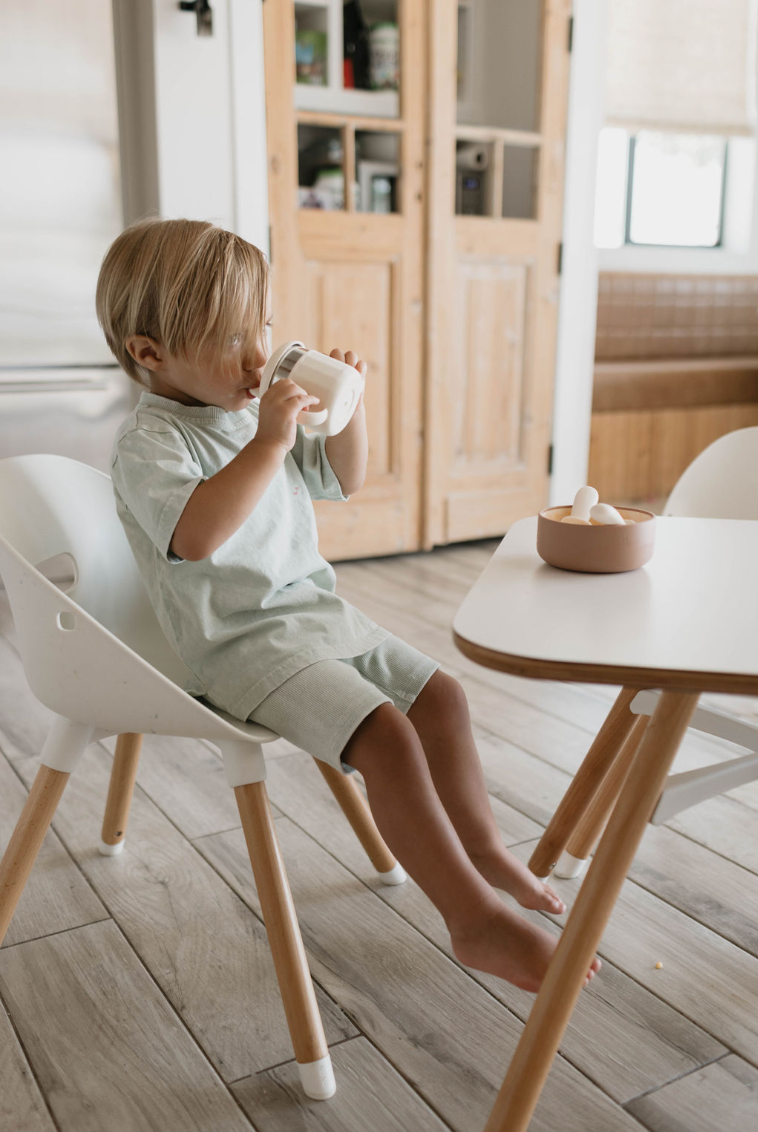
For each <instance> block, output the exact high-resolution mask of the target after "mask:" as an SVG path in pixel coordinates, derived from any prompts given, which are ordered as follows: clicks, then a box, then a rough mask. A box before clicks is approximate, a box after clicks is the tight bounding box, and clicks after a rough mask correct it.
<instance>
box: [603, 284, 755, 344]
mask: <svg viewBox="0 0 758 1132" xmlns="http://www.w3.org/2000/svg"><path fill="white" fill-rule="evenodd" d="M750 354H755V355H758V276H754V275H694V276H693V275H636V274H627V273H625V274H618V273H615V272H601V274H600V278H599V286H598V308H597V338H596V344H595V357H596V359H597V361H621V360H626V359H632V358H640V359H641V358H681V357H713V356H716V355H722V356H724V355H732V356H733V355H743V356H744V355H750Z"/></svg>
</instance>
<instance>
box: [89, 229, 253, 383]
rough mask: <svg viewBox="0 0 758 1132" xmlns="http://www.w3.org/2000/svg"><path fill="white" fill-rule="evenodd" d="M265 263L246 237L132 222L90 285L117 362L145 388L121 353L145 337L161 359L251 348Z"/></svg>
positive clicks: (138, 369)
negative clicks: (236, 345)
mask: <svg viewBox="0 0 758 1132" xmlns="http://www.w3.org/2000/svg"><path fill="white" fill-rule="evenodd" d="M268 270H269V269H268V263H267V261H266V257H265V256H264V254H263V252H261V251H260V250H259V249H258V248H256V247H254V246H253V245H252V244H248V243H247V241H246V240H243V239H241V237H239V236H236V235H235V234H234V233H233V232H227V231H226V230H225V229H223V228H217V227H216V226H215V225H213V224H210V223H208V222H207V221H202V220H157V219H148V220H140V221H138V222H137V223H136V224H132V225H131V226H130V227H129V228H127V229H126V230H125V231H123V232H122V233H121V235H120V236H118V237H117V239H115V240H114V241H113V243H112V244H111V246H110V248H109V249H108V251H107V253H106V255H105V259H104V260H103V263H102V267H101V268H100V275H99V277H98V281H97V294H96V300H95V301H96V307H97V318H98V322H99V323H100V325H101V327H102V328H103V332H104V334H105V338H106V341H107V343H108V346H109V347H110V350H111V352H112V353H113V354H114V356H115V358H116V360H117V361H118V363H119V365H120V366H121V367H122V369H124V370H125V371H126V373H128V375H129V377H131V378H132V379H133V380H134V381H136V382H137V383H138V384H140V385H148V382H149V372H148V371H147V370H146V369H144V368H143V367H142V366H140V365H139V364H138V363H137V362H136V361H135V360H134V358H133V357H132V355H131V354H130V353H129V351H128V350H127V348H126V343H127V340H128V339H129V338H131V337H132V335H146V336H147V337H148V338H152V339H154V340H155V341H156V342H158V343H160V344H161V345H162V346H163V347H164V349H166V350H167V351H168V352H169V354H172V355H173V356H174V357H183V358H185V359H193V358H196V357H197V355H198V354H199V353H200V351H202V350H204V349H205V348H210V349H211V350H213V351H214V353H215V354H216V356H217V357H218V358H219V359H221V358H222V354H223V351H224V348H225V346H226V345H227V344H228V343H229V341H230V340H231V338H232V336H234V335H241V336H242V346H243V348H245V347H249V346H253V347H254V346H256V345H257V344H258V342H259V341H260V339H261V337H262V335H263V333H264V328H265V324H266V296H267V290H268Z"/></svg>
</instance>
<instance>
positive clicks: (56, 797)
mask: <svg viewBox="0 0 758 1132" xmlns="http://www.w3.org/2000/svg"><path fill="white" fill-rule="evenodd" d="M70 777H71V775H70V773H69V772H67V771H62V770H52V769H51V768H50V767H49V766H41V767H40V768H39V770H38V771H37V774H36V777H35V779H34V782H33V783H32V788H31V790H30V791H29V796H28V797H27V799H26V803H25V804H24V808H23V810H22V811H21V816H20V817H19V819H18V822H17V823H16V828H15V829H14V831H13V833H12V835H11V839H10V841H9V842H8V848H7V849H6V850H5V853H4V855H3V859H2V861H0V943H2V942H3V939H4V938H5V933H6V931H7V930H8V925H9V924H10V922H11V919H12V918H13V913H14V911H15V910H16V905H17V904H18V902H19V899H20V897H21V893H22V892H23V891H24V885H25V884H26V882H27V880H28V879H29V873H30V872H31V871H32V866H33V864H34V862H35V861H36V859H37V854H38V853H39V851H40V848H41V846H42V842H43V841H44V840H45V834H46V833H47V831H48V829H49V828H50V822H51V821H52V820H53V815H54V814H55V811H56V809H57V806H58V803H59V802H60V800H61V795H62V794H63V791H64V789H65V786H66V783H67V782H68V780H69V778H70Z"/></svg>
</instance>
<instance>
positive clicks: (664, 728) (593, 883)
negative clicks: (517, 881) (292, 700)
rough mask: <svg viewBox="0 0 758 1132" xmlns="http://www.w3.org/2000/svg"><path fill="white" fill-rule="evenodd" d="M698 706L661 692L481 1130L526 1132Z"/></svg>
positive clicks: (691, 697) (691, 696)
mask: <svg viewBox="0 0 758 1132" xmlns="http://www.w3.org/2000/svg"><path fill="white" fill-rule="evenodd" d="M696 705H697V694H695V693H692V692H664V693H663V694H662V696H661V698H660V701H659V704H658V707H657V708H656V711H655V715H654V716H653V717H652V719H651V721H650V724H649V725H648V728H647V731H646V733H645V736H644V738H643V740H642V744H641V746H640V749H639V752H638V753H637V756H636V758H635V759H634V762H633V764H632V767H631V769H630V771H629V774H628V775H627V779H626V781H625V783H624V785H623V788H622V791H621V795H620V797H619V800H618V802H617V804H616V806H615V808H614V810H613V813H612V814H611V817H610V820H609V822H608V826H607V828H606V830H605V833H604V834H603V836H602V838H601V840H600V844H599V846H598V849H597V852H596V853H595V856H594V858H593V860H592V864H591V865H590V867H589V871H588V872H587V876H586V879H585V881H584V883H583V884H582V887H581V888H580V890H579V894H578V896H577V898H576V902H575V904H574V907H573V908H572V910H571V915H570V916H569V918H568V922H567V924H566V927H565V929H564V931H563V935H562V936H561V939H560V941H559V943H558V947H557V949H556V952H555V955H554V956H553V960H552V962H551V964H550V967H549V968H548V972H547V974H546V976H545V979H544V981H543V983H542V987H541V988H540V992H539V994H538V995H537V998H536V1000H535V1003H534V1006H533V1007H532V1011H531V1014H530V1015H529V1018H528V1020H527V1023H526V1026H525V1028H524V1032H523V1034H522V1036H521V1040H520V1042H519V1044H518V1046H517V1048H516V1052H515V1054H514V1056H513V1059H512V1061H511V1064H510V1066H509V1068H508V1072H507V1074H506V1077H505V1081H504V1082H503V1086H502V1088H501V1090H500V1093H499V1095H498V1098H497V1100H496V1101H495V1106H494V1108H493V1110H492V1112H491V1114H490V1118H489V1120H488V1121H487V1126H486V1128H485V1132H525V1130H526V1128H527V1126H528V1124H529V1121H530V1119H531V1117H532V1113H533V1112H534V1109H535V1106H536V1104H537V1101H538V1100H539V1096H540V1092H541V1091H542V1086H543V1085H544V1083H545V1079H546V1077H547V1075H548V1072H549V1070H550V1066H551V1064H552V1061H553V1058H554V1056H555V1053H556V1051H557V1049H558V1046H559V1044H560V1042H561V1039H562V1037H563V1033H564V1030H565V1029H566V1025H567V1023H568V1020H569V1018H570V1016H571V1012H572V1010H573V1008H574V1004H575V1003H576V1000H577V998H578V997H579V995H580V993H581V990H582V986H583V984H584V980H585V977H586V975H587V971H588V969H589V966H590V963H591V962H592V959H593V956H594V955H595V952H596V950H597V947H598V944H599V943H600V940H601V938H602V935H603V931H604V930H605V925H606V923H607V922H608V918H609V916H610V914H611V911H612V909H613V906H614V904H615V903H616V899H617V897H618V894H619V891H620V890H621V886H622V884H623V883H624V879H625V877H626V874H627V872H628V871H629V867H630V865H631V863H632V860H633V859H634V854H635V852H636V850H637V846H638V845H639V842H640V840H641V838H642V834H643V833H644V830H645V826H646V824H647V822H648V820H649V818H650V816H651V814H652V812H653V809H654V807H655V805H656V802H657V801H658V798H659V796H660V793H661V790H662V789H663V786H664V784H665V781H666V777H667V775H668V770H669V767H670V766H671V763H672V762H673V760H674V756H675V755H676V752H677V749H678V747H679V744H680V743H681V741H682V738H683V736H684V734H685V732H686V730H687V726H688V724H689V722H690V719H691V718H692V713H693V712H694V710H695V707H696Z"/></svg>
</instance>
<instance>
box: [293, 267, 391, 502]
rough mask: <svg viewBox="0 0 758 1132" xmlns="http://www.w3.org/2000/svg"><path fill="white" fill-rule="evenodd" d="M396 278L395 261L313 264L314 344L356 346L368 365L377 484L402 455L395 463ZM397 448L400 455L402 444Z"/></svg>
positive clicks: (310, 324) (371, 470) (371, 473)
mask: <svg viewBox="0 0 758 1132" xmlns="http://www.w3.org/2000/svg"><path fill="white" fill-rule="evenodd" d="M392 276H393V265H392V264H391V263H337V262H327V263H323V262H322V263H319V262H318V261H315V260H311V261H309V262H308V293H307V316H306V320H305V325H306V326H307V328H308V329H307V334H308V341H309V343H310V344H311V345H312V346H314V347H315V348H316V349H317V350H322V351H323V352H324V353H327V354H328V353H329V352H330V351H331V350H332V349H333V348H334V347H335V346H336V347H338V348H339V349H343V350H344V349H345V348H347V347H350V348H352V349H354V350H355V351H356V353H357V354H358V356H359V357H360V358H362V359H363V360H364V361H365V362H366V364H367V366H368V374H367V380H366V392H365V395H364V401H365V405H366V424H367V428H368V433H369V461H368V471H367V478H368V479H369V480H370V481H371V482H372V483H375V482H376V481H378V480H380V479H381V478H382V477H385V478H386V477H387V476H389V475H391V474H393V473H394V475H395V476H397V474H398V472H399V467H398V464H397V459H395V464H394V466H393V461H392V453H393V444H392V436H391V427H390V426H391V418H392V394H393V389H394V387H395V385H396V382H397V378H396V375H393V373H392V359H393V356H394V348H393V336H392V326H393V321H392V294H393V285H392ZM393 376H394V378H395V380H394V381H393ZM395 441H397V438H395ZM394 450H395V456H396V457H397V454H398V446H397V443H395V445H394Z"/></svg>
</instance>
